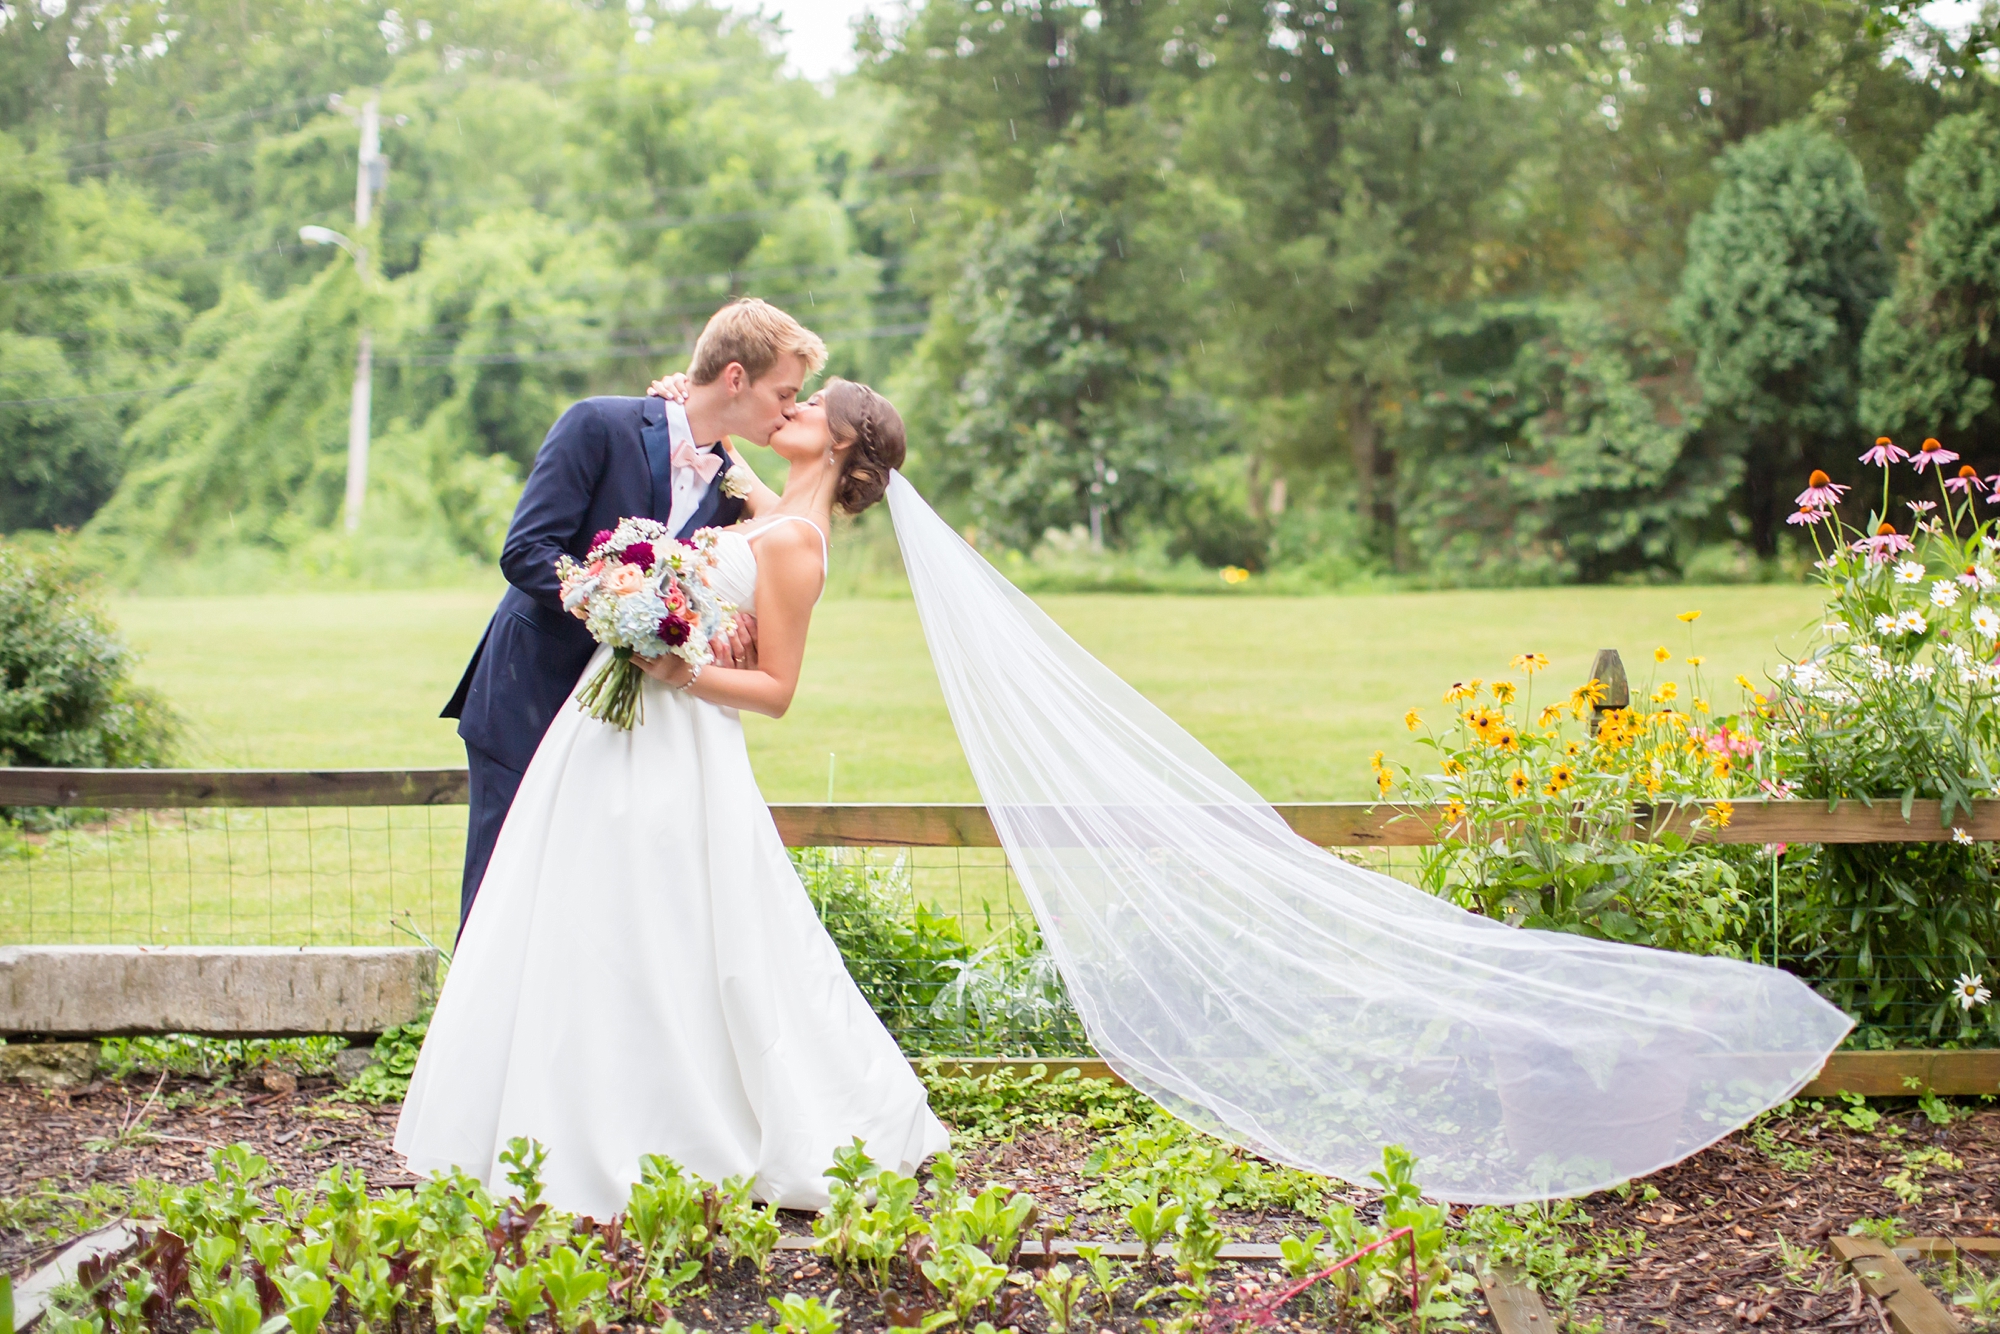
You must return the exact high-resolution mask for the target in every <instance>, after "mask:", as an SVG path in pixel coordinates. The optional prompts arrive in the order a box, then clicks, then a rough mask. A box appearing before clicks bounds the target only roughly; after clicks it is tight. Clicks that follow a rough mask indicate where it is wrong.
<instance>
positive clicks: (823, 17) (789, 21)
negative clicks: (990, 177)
mask: <svg viewBox="0 0 2000 1334" xmlns="http://www.w3.org/2000/svg"><path fill="white" fill-rule="evenodd" d="M1980 4H1981V0H1931V3H1930V4H1928V5H1925V6H1924V7H1923V9H1922V10H1921V11H1920V12H1921V13H1922V14H1923V16H1924V17H1925V18H1926V19H1928V20H1929V21H1931V22H1932V23H1935V24H1938V25H1939V26H1940V27H1943V28H1945V29H1947V30H1955V31H1954V32H1953V35H1954V36H1960V35H1962V34H1963V30H1964V27H1965V25H1966V24H1968V23H1970V22H1971V21H1972V20H1973V19H1974V18H1976V17H1978V14H1979V9H1980ZM899 7H900V0H765V8H766V11H767V12H768V11H772V10H775V11H776V12H777V13H778V14H780V15H781V16H783V18H784V21H785V26H786V27H787V28H789V29H791V35H790V37H789V38H788V39H787V40H786V43H785V45H786V47H787V49H788V50H789V51H790V53H791V64H792V68H794V69H795V70H797V71H798V72H799V73H801V74H803V75H805V76H806V77H807V78H809V79H824V78H825V77H827V76H828V75H829V74H840V73H844V72H846V71H847V70H850V69H852V68H854V37H853V29H852V27H851V26H850V25H851V23H852V21H853V19H854V18H855V16H856V15H858V14H860V13H861V12H862V11H863V10H866V9H874V10H877V11H879V12H885V13H888V12H895V10H896V9H897V8H899Z"/></svg>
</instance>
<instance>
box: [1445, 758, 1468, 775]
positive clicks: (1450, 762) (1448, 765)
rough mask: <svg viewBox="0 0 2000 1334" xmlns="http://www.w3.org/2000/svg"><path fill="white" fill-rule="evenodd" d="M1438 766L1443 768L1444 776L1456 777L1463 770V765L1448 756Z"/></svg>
mask: <svg viewBox="0 0 2000 1334" xmlns="http://www.w3.org/2000/svg"><path fill="white" fill-rule="evenodd" d="M1440 767H1442V768H1443V769H1444V775H1445V777H1446V778H1457V777H1459V776H1460V775H1461V774H1463V773H1464V772H1465V765H1464V764H1463V763H1461V762H1460V761H1458V760H1454V759H1452V758H1451V757H1449V756H1446V757H1445V761H1444V764H1443V765H1442V766H1440Z"/></svg>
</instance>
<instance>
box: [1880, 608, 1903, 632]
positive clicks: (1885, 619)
mask: <svg viewBox="0 0 2000 1334" xmlns="http://www.w3.org/2000/svg"><path fill="white" fill-rule="evenodd" d="M1875 633H1876V634H1878V635H1900V634H1902V633H1903V628H1902V627H1901V626H1899V625H1897V624H1896V618H1895V617H1893V616H1891V615H1890V614H1889V613H1888V612H1886V611H1885V612H1883V613H1882V614H1881V615H1880V616H1877V617H1876V618H1875Z"/></svg>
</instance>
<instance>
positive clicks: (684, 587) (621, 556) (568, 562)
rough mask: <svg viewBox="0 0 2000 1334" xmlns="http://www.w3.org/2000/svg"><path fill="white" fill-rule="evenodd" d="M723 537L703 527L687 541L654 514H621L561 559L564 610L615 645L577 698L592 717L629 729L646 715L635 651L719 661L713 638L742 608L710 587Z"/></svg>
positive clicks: (691, 661)
mask: <svg viewBox="0 0 2000 1334" xmlns="http://www.w3.org/2000/svg"><path fill="white" fill-rule="evenodd" d="M716 536H717V530H715V529H713V528H704V529H702V530H701V531H700V532H697V533H696V534H695V535H694V538H693V540H692V541H687V542H683V541H680V540H678V539H676V538H674V537H673V536H671V535H670V534H669V533H668V532H667V528H666V525H665V524H662V523H658V522H656V521H654V520H652V519H620V520H619V521H618V527H616V528H615V529H609V530H606V531H604V532H600V533H598V534H597V536H596V537H594V538H592V539H591V543H590V551H589V552H588V553H587V554H586V555H585V556H584V558H583V559H582V560H581V561H578V560H576V559H574V558H572V557H571V556H569V555H568V554H564V555H563V556H561V557H559V558H558V559H557V561H556V579H557V580H558V581H559V583H560V584H561V588H562V604H563V610H564V611H567V612H568V613H570V614H571V615H572V616H574V617H576V618H577V619H578V620H580V621H582V622H583V623H584V625H585V626H586V627H588V628H589V630H590V637H591V638H592V639H595V640H596V641H597V642H598V643H600V644H608V645H610V646H611V657H610V658H609V659H608V660H606V662H605V664H604V665H603V666H602V667H600V668H598V669H597V674H596V675H595V676H593V677H591V678H590V680H589V681H588V682H587V683H585V685H584V687H583V689H582V690H581V691H579V692H578V694H577V697H576V702H577V703H578V704H579V705H581V706H582V707H583V709H584V711H585V712H586V713H588V714H589V715H590V716H591V717H593V718H596V719H599V720H601V721H603V722H607V723H610V724H611V725H612V726H613V727H618V728H623V729H625V730H627V731H630V730H631V728H632V725H633V724H634V723H635V722H644V721H645V717H646V712H645V703H644V701H643V700H642V699H641V697H640V690H639V685H640V678H641V677H642V676H643V675H644V673H642V672H641V671H640V670H639V668H638V666H637V665H636V664H635V663H634V662H633V661H632V659H633V658H635V657H638V658H657V657H661V656H663V655H665V654H668V653H672V654H674V655H675V656H677V657H679V658H681V659H683V660H685V661H686V662H687V664H688V665H689V666H691V667H705V666H707V665H708V664H709V663H710V662H712V661H714V658H715V655H714V653H713V652H711V651H710V649H709V646H708V645H709V641H710V640H712V639H714V638H715V637H717V636H718V635H726V634H728V633H729V631H730V629H731V628H732V627H733V626H734V624H735V612H736V608H735V607H733V606H731V605H730V604H729V603H726V602H724V601H722V600H721V599H720V598H718V597H716V596H715V593H714V591H713V590H712V589H711V588H710V587H709V578H710V574H711V572H712V571H713V570H714V569H715V540H716Z"/></svg>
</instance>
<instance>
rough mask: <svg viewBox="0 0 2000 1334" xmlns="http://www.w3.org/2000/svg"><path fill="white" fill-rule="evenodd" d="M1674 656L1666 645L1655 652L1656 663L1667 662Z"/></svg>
mask: <svg viewBox="0 0 2000 1334" xmlns="http://www.w3.org/2000/svg"><path fill="white" fill-rule="evenodd" d="M1673 656H1674V651H1673V650H1672V649H1670V648H1668V647H1667V646H1666V645H1665V644H1662V645H1660V646H1659V647H1658V648H1656V649H1654V650H1653V661H1654V662H1665V661H1666V660H1667V659H1668V658H1671V657H1673Z"/></svg>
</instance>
